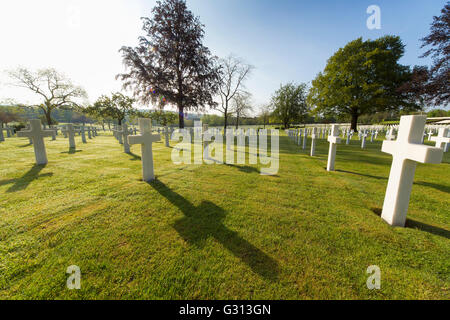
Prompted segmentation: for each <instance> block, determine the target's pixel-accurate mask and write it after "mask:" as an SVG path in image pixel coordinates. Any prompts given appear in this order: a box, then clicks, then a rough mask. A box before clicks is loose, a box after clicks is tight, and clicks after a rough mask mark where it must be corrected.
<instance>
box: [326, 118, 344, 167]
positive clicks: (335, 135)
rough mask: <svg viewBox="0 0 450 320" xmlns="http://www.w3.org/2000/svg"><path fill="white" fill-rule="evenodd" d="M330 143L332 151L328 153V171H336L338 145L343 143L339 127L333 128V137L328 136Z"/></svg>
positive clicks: (334, 126)
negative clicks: (335, 162)
mask: <svg viewBox="0 0 450 320" xmlns="http://www.w3.org/2000/svg"><path fill="white" fill-rule="evenodd" d="M328 142H329V143H330V150H329V151H328V164H327V171H334V161H335V159H336V148H337V146H336V144H338V143H340V142H341V137H339V127H338V126H337V125H335V124H333V125H332V127H331V135H329V136H328Z"/></svg>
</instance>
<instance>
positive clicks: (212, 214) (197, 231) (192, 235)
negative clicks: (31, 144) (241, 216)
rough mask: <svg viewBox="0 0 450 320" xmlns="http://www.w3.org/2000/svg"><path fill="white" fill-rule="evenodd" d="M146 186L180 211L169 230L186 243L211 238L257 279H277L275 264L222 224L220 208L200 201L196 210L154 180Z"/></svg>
mask: <svg viewBox="0 0 450 320" xmlns="http://www.w3.org/2000/svg"><path fill="white" fill-rule="evenodd" d="M149 185H150V186H151V187H152V188H154V189H155V190H156V191H158V192H159V193H160V194H161V195H162V196H163V197H164V198H166V199H167V200H169V201H170V202H171V203H172V204H173V205H175V206H177V207H178V208H179V209H180V210H181V211H182V212H183V214H184V217H183V218H182V219H180V220H178V221H176V222H175V224H174V225H173V227H174V228H175V230H176V231H177V232H178V233H179V234H180V236H181V237H182V238H183V239H184V240H185V241H186V242H188V243H190V244H192V245H195V246H201V245H202V244H203V243H204V242H205V241H206V240H207V239H208V238H210V237H213V238H214V239H216V240H217V241H218V242H220V243H221V244H222V245H223V246H224V247H225V248H226V249H227V250H228V251H230V252H231V253H232V254H233V255H234V256H236V257H237V258H239V259H240V260H241V261H242V262H244V263H245V264H246V265H248V266H249V267H250V268H251V269H252V270H253V271H254V272H255V273H257V274H258V275H260V276H261V277H263V278H265V279H267V280H270V281H276V280H277V279H278V274H279V266H278V263H277V262H276V261H275V260H274V259H272V258H271V257H269V256H268V255H267V254H265V253H264V252H262V251H261V250H260V249H258V248H256V247H255V246H254V245H252V244H251V243H249V242H248V241H247V240H245V239H243V238H242V237H241V236H240V235H239V234H238V233H237V232H235V231H232V230H230V229H228V228H227V227H226V226H225V225H224V224H223V220H224V219H225V216H226V212H225V210H224V209H222V208H220V207H218V206H217V205H215V204H214V203H212V202H210V201H203V202H202V203H201V204H200V205H199V206H197V207H196V206H194V205H193V204H192V203H190V202H189V201H188V200H186V199H185V198H183V197H182V196H181V195H180V194H178V193H176V192H174V191H172V190H171V189H170V188H168V187H167V186H166V185H165V184H164V183H162V182H161V181H158V180H155V181H153V182H150V183H149Z"/></svg>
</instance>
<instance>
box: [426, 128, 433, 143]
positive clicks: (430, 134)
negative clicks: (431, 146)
mask: <svg viewBox="0 0 450 320" xmlns="http://www.w3.org/2000/svg"><path fill="white" fill-rule="evenodd" d="M427 134H428V141H431V137H432V136H433V131H432V130H431V129H430V130H428V133H427Z"/></svg>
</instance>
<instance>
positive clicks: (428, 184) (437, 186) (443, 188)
mask: <svg viewBox="0 0 450 320" xmlns="http://www.w3.org/2000/svg"><path fill="white" fill-rule="evenodd" d="M414 184H417V185H419V186H424V187H430V188H434V189H437V190H439V191H442V192H446V193H450V187H449V186H443V185H440V184H436V183H431V182H425V181H418V182H414Z"/></svg>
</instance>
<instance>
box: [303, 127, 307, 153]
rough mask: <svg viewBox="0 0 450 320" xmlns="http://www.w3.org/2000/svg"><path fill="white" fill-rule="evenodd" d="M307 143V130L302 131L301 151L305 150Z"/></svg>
mask: <svg viewBox="0 0 450 320" xmlns="http://www.w3.org/2000/svg"><path fill="white" fill-rule="evenodd" d="M307 142H308V130H306V128H305V130H303V150H305V149H306V143H307Z"/></svg>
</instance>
